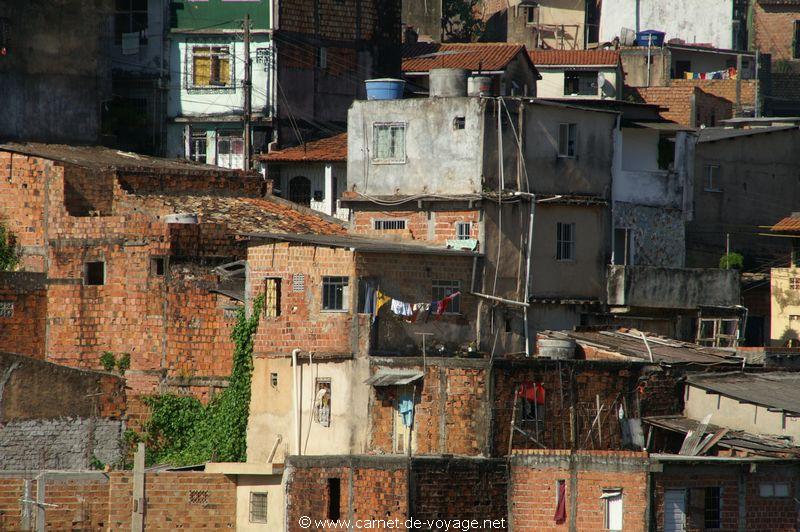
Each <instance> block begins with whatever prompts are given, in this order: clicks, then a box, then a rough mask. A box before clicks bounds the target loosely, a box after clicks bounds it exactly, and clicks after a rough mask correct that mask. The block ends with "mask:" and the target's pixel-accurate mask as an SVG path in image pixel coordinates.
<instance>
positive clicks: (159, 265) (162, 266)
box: [150, 257, 166, 277]
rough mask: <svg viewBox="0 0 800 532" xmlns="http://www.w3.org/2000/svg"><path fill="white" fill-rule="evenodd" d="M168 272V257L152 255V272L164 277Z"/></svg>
mask: <svg viewBox="0 0 800 532" xmlns="http://www.w3.org/2000/svg"><path fill="white" fill-rule="evenodd" d="M165 272H166V259H164V257H152V258H151V259H150V273H151V274H152V275H157V276H159V277H162V276H163V275H164V273H165Z"/></svg>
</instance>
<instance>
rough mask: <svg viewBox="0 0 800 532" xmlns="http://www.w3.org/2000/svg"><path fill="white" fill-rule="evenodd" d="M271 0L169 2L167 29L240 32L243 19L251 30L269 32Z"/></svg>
mask: <svg viewBox="0 0 800 532" xmlns="http://www.w3.org/2000/svg"><path fill="white" fill-rule="evenodd" d="M271 3H272V2H271V0H176V1H173V2H170V14H171V21H170V27H171V28H172V30H173V31H175V30H195V31H197V30H209V31H213V30H223V31H224V30H240V29H241V28H242V20H244V16H245V15H250V24H251V28H252V29H254V30H268V29H271V28H272V24H271V22H272V21H271V16H270V15H271V14H270V5H271Z"/></svg>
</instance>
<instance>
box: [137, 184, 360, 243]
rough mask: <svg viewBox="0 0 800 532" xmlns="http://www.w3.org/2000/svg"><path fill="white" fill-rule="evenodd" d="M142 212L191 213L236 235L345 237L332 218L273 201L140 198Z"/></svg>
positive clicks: (280, 201)
mask: <svg viewBox="0 0 800 532" xmlns="http://www.w3.org/2000/svg"><path fill="white" fill-rule="evenodd" d="M135 197H136V198H137V199H138V200H139V201H140V202H141V206H142V210H144V211H146V212H148V213H150V214H151V215H155V216H164V215H165V214H177V213H193V214H197V215H198V220H199V221H200V222H201V223H224V224H226V225H227V226H228V228H229V229H230V230H231V231H232V232H233V233H237V234H244V233H253V232H282V233H298V234H321V235H338V234H344V233H346V230H345V227H344V225H343V224H342V223H341V222H339V221H336V220H335V219H334V218H331V217H327V216H324V215H322V214H319V213H315V212H314V211H312V210H311V209H307V208H305V207H299V206H297V205H294V204H292V203H290V202H289V201H286V200H283V199H280V198H275V197H266V198H246V197H238V198H235V197H228V196H211V195H208V196H205V195H170V194H141V195H136V196H135Z"/></svg>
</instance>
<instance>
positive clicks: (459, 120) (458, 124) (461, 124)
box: [453, 116, 467, 129]
mask: <svg viewBox="0 0 800 532" xmlns="http://www.w3.org/2000/svg"><path fill="white" fill-rule="evenodd" d="M465 127H467V119H466V118H465V117H463V116H457V117H455V118H454V119H453V129H464V128H465Z"/></svg>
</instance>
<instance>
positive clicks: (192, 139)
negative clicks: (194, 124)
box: [189, 130, 208, 163]
mask: <svg viewBox="0 0 800 532" xmlns="http://www.w3.org/2000/svg"><path fill="white" fill-rule="evenodd" d="M207 152H208V135H207V133H206V131H205V130H203V131H195V130H192V131H191V132H190V134H189V159H190V160H192V161H197V162H200V163H204V162H206V153H207Z"/></svg>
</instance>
